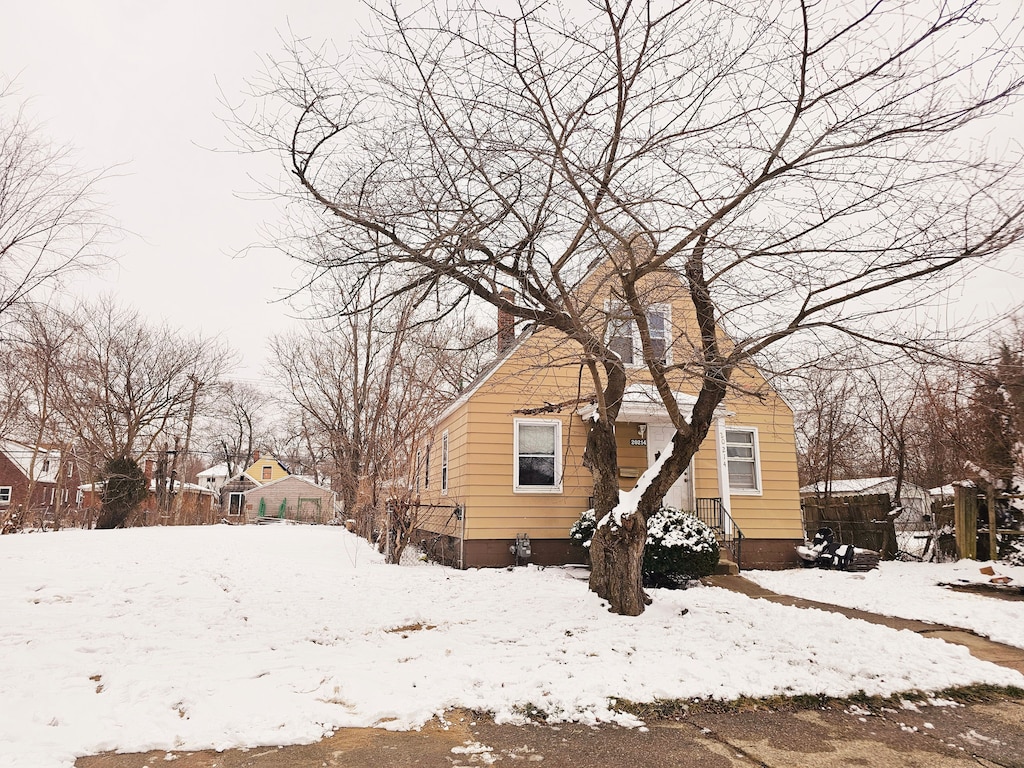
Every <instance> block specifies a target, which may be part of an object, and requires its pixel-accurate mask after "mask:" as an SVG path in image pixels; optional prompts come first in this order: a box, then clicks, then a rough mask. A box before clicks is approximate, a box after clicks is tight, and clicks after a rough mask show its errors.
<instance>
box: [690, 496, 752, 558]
mask: <svg viewBox="0 0 1024 768" xmlns="http://www.w3.org/2000/svg"><path fill="white" fill-rule="evenodd" d="M696 501H697V503H696V505H695V506H696V507H697V509H696V510H695V511H694V515H695V516H696V517H697V519H698V520H700V521H701V522H702V523H704V524H705V525H707V526H708V527H709V528H711V529H712V530H713V531H714V532H715V535H716V536H718V546H720V547H724V548H725V549H728V550H729V552H730V553H731V554H732V555H733V558H734V559H735V561H736V567H737V568H739V569H741V570H742V568H743V563H742V558H743V531H741V530H740V527H739V526H738V525H736V523H735V521H733V519H732V517H731V516H730V515H729V512H728V511H727V510H726V508H725V507H723V506H722V500H721V499H719V498H712V499H697V500H696Z"/></svg>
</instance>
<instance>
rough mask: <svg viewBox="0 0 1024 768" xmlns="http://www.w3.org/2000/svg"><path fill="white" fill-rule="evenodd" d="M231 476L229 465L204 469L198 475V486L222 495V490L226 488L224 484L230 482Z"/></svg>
mask: <svg viewBox="0 0 1024 768" xmlns="http://www.w3.org/2000/svg"><path fill="white" fill-rule="evenodd" d="M229 476H230V475H229V474H228V465H227V464H217V465H216V466H213V467H210V468H209V469H204V470H203V471H202V472H200V473H199V474H198V475H196V478H197V481H196V484H197V485H199V486H201V487H202V488H203V489H204V490H207V491H213V492H214V493H216V494H218V495H220V489H221V488H223V487H224V483H226V482H227V481H228V477H229Z"/></svg>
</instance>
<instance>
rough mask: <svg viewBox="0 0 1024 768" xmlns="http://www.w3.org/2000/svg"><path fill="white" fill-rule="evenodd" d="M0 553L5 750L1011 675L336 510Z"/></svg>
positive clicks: (584, 713)
mask: <svg viewBox="0 0 1024 768" xmlns="http://www.w3.org/2000/svg"><path fill="white" fill-rule="evenodd" d="M0 568H2V569H3V570H2V571H0V765H3V766H10V765H17V766H31V768H51V767H52V766H70V765H71V764H72V762H73V760H74V757H75V756H78V755H83V754H90V753H96V752H101V751H105V750H119V751H141V750H147V749H168V750H171V749H198V748H211V747H212V748H227V747H232V746H257V745H266V744H284V743H297V742H309V741H314V740H316V739H319V738H320V737H321V736H323V735H324V734H326V733H328V732H330V731H331V730H332V729H333V728H336V727H339V726H369V725H383V726H385V727H389V728H395V729H402V728H415V727H417V726H419V725H421V724H422V723H424V722H425V721H427V720H429V719H430V718H431V717H433V716H434V715H435V714H437V713H441V712H443V711H445V710H446V709H449V708H453V707H466V708H473V709H481V710H490V711H492V712H494V713H495V714H496V716H497V717H498V718H499V719H502V720H515V719H516V718H520V717H521V716H522V714H523V713H524V712H525V711H528V710H531V711H533V709H532V708H536V709H539V710H543V711H544V712H545V713H547V714H548V715H549V716H550V717H552V718H556V719H557V718H561V719H573V720H580V721H583V722H590V723H596V722H601V721H618V722H624V723H628V722H629V721H630V718H629V717H628V716H625V715H623V714H621V713H617V712H616V711H615V708H614V702H613V701H612V700H613V699H615V698H616V697H619V698H624V699H632V700H637V701H650V700H653V699H655V698H675V697H717V698H733V697H737V696H740V695H749V696H763V695H770V694H797V693H825V694H830V695H837V696H839V695H845V694H850V693H854V692H856V691H859V690H863V691H865V692H867V693H869V694H891V693H894V692H899V691H905V690H911V689H918V690H937V689H941V688H944V687H947V686H952V685H962V684H968V683H974V682H987V683H993V684H1003V685H1018V686H1024V676H1022V675H1020V674H1019V673H1017V672H1013V671H1010V670H1007V669H1004V668H1001V667H997V666H994V665H991V664H987V663H984V662H981V661H977V660H975V659H974V658H973V657H971V656H970V655H969V654H968V653H967V651H966V650H965V649H963V648H959V647H956V646H952V645H948V644H946V643H943V642H942V641H939V640H934V639H924V638H922V637H919V636H918V635H915V634H913V633H910V632H896V631H893V630H890V629H886V628H883V627H878V626H874V625H870V624H866V623H863V622H857V621H851V620H849V619H846V618H843V617H841V616H838V615H835V614H830V613H825V612H821V611H807V610H799V609H795V608H788V607H785V606H780V605H775V604H772V603H769V602H767V601H758V600H750V599H747V598H745V597H743V596H741V595H737V594H734V593H731V592H727V591H725V590H720V589H713V588H698V589H691V590H687V591H683V592H664V591H658V592H656V593H655V595H654V598H655V602H654V605H652V606H651V607H650V608H649V609H648V610H647V612H646V613H644V615H643V616H642V617H640V618H637V619H632V618H623V617H619V616H615V615H612V614H610V613H608V612H607V610H605V608H604V607H603V606H602V605H601V603H600V601H599V600H598V599H597V598H596V597H595V596H594V595H592V594H591V593H590V592H588V591H587V586H586V583H585V582H582V581H579V580H577V579H573V578H570V577H569V576H567V575H566V573H565V572H564V571H562V570H561V569H554V568H552V569H546V570H545V569H539V568H534V567H529V568H519V569H516V570H484V571H464V572H460V571H455V570H451V569H446V568H440V567H433V566H423V567H395V566H387V565H384V564H383V563H381V561H380V558H379V557H378V556H377V555H376V554H375V553H373V552H372V551H371V550H370V549H369V548H368V547H367V546H366V545H365V544H364V543H363V542H362V541H361V540H359V539H357V538H356V537H354V536H353V535H351V534H348V533H346V532H345V531H343V530H340V529H335V528H325V527H299V526H296V527H276V526H275V527H271V526H248V527H229V526H217V527H207V528H155V529H154V528H150V529H134V530H126V531H109V532H104V531H65V532H61V533H47V534H31V535H22V536H4V537H0ZM965 599H973V600H974V601H975V602H976V603H983V602H984V601H985V600H986V598H982V597H975V598H965Z"/></svg>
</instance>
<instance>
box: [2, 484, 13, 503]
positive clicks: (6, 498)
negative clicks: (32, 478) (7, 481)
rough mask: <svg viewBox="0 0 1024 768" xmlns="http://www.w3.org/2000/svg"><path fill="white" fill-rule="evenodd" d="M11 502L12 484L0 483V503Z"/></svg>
mask: <svg viewBox="0 0 1024 768" xmlns="http://www.w3.org/2000/svg"><path fill="white" fill-rule="evenodd" d="M10 503H11V486H9V485H0V504H10Z"/></svg>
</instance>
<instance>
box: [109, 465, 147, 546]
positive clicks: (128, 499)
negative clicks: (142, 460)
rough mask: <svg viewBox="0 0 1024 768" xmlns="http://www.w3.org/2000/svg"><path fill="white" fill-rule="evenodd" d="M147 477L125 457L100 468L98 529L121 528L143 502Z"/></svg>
mask: <svg viewBox="0 0 1024 768" xmlns="http://www.w3.org/2000/svg"><path fill="white" fill-rule="evenodd" d="M146 486H147V482H146V476H145V474H144V473H143V472H142V470H141V469H140V468H139V465H138V464H137V463H136V462H135V461H134V460H133V459H130V458H128V457H127V456H121V457H120V458H116V459H110V460H109V461H107V463H106V465H104V467H103V509H102V511H101V512H100V516H99V519H98V520H97V521H96V527H97V528H124V526H125V523H126V522H127V521H128V516H129V515H130V514H131V513H132V512H133V511H134V510H135V509H136V508H137V507H138V506H139V504H141V503H142V502H143V501H145V499H146V494H147V492H148V488H147V487H146Z"/></svg>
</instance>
